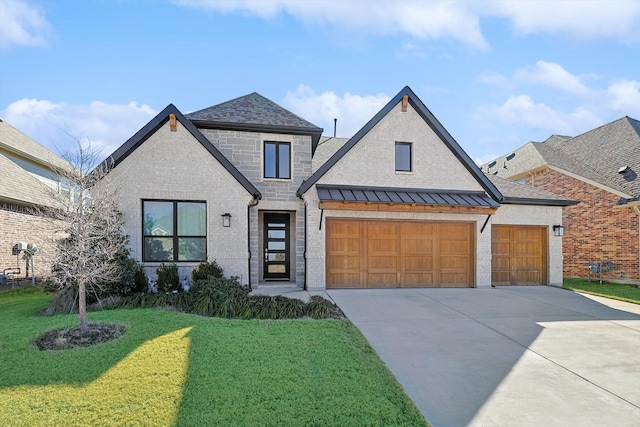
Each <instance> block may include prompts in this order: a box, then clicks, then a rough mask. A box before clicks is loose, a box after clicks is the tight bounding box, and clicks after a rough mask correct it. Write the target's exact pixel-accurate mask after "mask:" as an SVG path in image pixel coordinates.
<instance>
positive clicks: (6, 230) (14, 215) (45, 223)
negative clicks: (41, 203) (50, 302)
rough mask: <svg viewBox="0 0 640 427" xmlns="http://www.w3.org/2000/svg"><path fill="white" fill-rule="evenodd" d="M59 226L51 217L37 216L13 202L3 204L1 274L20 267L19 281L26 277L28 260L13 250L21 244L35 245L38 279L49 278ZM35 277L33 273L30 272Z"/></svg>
mask: <svg viewBox="0 0 640 427" xmlns="http://www.w3.org/2000/svg"><path fill="white" fill-rule="evenodd" d="M58 228H59V226H58V225H56V224H55V223H53V222H52V220H50V219H48V218H44V217H42V216H38V215H34V214H33V213H32V212H31V210H30V209H29V208H25V207H23V206H20V205H14V204H9V203H0V230H2V232H1V233H0V273H2V271H3V270H4V269H6V268H15V267H18V268H20V275H19V276H17V277H18V278H25V277H26V272H27V270H26V261H25V260H23V259H22V254H20V255H13V254H12V252H11V249H12V248H13V246H14V245H15V244H16V243H18V242H24V243H35V244H37V245H38V249H39V251H38V253H37V254H36V255H35V258H34V261H35V270H36V278H41V277H44V276H48V275H49V274H50V272H51V264H50V262H49V261H48V260H49V259H50V257H51V256H52V254H53V250H54V245H55V243H54V236H55V232H56V229H58ZM29 277H32V272H31V271H30V272H29Z"/></svg>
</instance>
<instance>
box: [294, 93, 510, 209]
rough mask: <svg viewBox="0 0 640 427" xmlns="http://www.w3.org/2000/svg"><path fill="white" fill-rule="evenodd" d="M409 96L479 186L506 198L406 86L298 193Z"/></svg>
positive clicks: (304, 188) (303, 187) (302, 190)
mask: <svg viewBox="0 0 640 427" xmlns="http://www.w3.org/2000/svg"><path fill="white" fill-rule="evenodd" d="M405 96H407V97H408V102H409V104H410V105H411V106H412V108H413V109H414V110H415V111H416V112H417V114H418V115H419V116H420V118H421V119H422V120H424V122H425V123H426V124H427V125H428V126H429V128H430V129H431V130H432V131H433V132H434V133H435V135H436V136H437V138H438V139H439V140H440V141H442V143H443V144H444V145H445V146H446V147H447V149H448V150H449V151H451V153H452V154H453V155H454V157H455V158H456V159H457V161H458V162H460V164H462V165H463V166H464V168H465V169H466V170H467V171H468V172H469V173H470V175H471V176H472V177H473V179H475V181H477V182H478V183H479V185H480V186H481V187H482V188H483V189H484V190H485V191H486V192H487V193H488V194H489V195H490V196H491V197H492V198H493V199H494V200H496V201H499V200H501V198H502V196H501V194H500V192H499V191H498V189H497V188H496V187H495V186H494V185H493V183H491V181H489V179H488V178H487V177H486V176H485V175H484V174H483V173H481V171H480V169H479V168H478V167H477V166H476V165H475V163H474V162H473V161H472V160H471V158H470V157H469V156H468V155H467V153H465V152H464V150H463V149H462V148H461V147H460V146H459V145H458V143H457V142H456V141H455V140H454V139H453V137H452V136H451V135H450V134H449V132H447V130H446V129H445V128H444V127H443V126H442V124H440V122H439V121H438V120H437V119H436V118H435V116H433V114H432V113H431V111H429V109H428V108H427V107H426V106H425V105H424V104H423V103H422V101H421V100H420V99H419V98H418V97H417V96H416V94H415V93H414V92H413V91H412V90H411V88H409V86H405V87H404V88H403V89H402V90H401V91H400V92H399V93H398V94H397V95H396V96H395V97H394V98H393V99H391V101H389V103H388V104H387V105H386V106H385V107H383V108H382V109H381V110H380V111H379V112H378V113H377V114H376V115H375V116H373V118H372V119H371V120H370V121H369V122H368V123H367V124H366V125H365V126H364V127H362V129H360V130H359V131H358V132H357V133H356V134H355V135H354V136H353V137H352V138H351V139H350V140H349V141H347V142H346V143H345V144H344V145H342V146H341V147H340V148H339V149H338V150H337V151H336V152H335V153H334V154H333V155H332V156H331V157H330V158H329V160H327V161H326V162H325V163H324V164H323V165H322V166H320V167H319V168H318V169H317V170H316V171H315V173H314V174H313V175H312V176H311V177H310V178H309V179H308V180H306V181H305V182H304V183H303V184H302V185H301V186H300V188H299V189H298V191H297V194H298V196H299V197H301V196H302V195H303V194H304V193H305V192H307V191H308V190H309V189H310V188H311V187H312V186H313V185H314V184H315V183H316V182H317V181H318V180H319V179H320V178H322V176H324V175H325V174H326V173H327V172H328V171H329V170H330V169H331V168H332V167H333V166H334V165H335V164H336V163H337V162H338V161H339V160H340V159H342V158H343V157H344V156H345V155H346V154H347V153H348V152H349V151H350V150H351V149H352V148H353V147H354V146H355V145H356V144H358V142H360V140H362V139H363V138H364V137H365V136H366V135H367V134H368V133H369V132H370V131H371V130H372V129H373V128H374V127H376V125H378V123H380V121H381V120H382V119H383V118H384V117H385V116H387V115H388V114H389V113H390V112H391V111H392V110H393V109H394V107H396V106H397V105H398V103H399V102H401V101H402V99H403V98H404V97H405Z"/></svg>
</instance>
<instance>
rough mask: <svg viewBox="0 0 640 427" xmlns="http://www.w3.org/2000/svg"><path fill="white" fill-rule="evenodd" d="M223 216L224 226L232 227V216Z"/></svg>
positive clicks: (225, 214)
mask: <svg viewBox="0 0 640 427" xmlns="http://www.w3.org/2000/svg"><path fill="white" fill-rule="evenodd" d="M221 216H222V226H223V227H231V214H230V213H228V212H227V213H224V214H222V215H221Z"/></svg>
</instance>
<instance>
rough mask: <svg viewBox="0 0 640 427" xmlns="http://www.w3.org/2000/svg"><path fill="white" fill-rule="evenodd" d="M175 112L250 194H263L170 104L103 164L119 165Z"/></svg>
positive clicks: (259, 196) (258, 196) (177, 118)
mask: <svg viewBox="0 0 640 427" xmlns="http://www.w3.org/2000/svg"><path fill="white" fill-rule="evenodd" d="M170 114H175V116H176V120H178V121H179V122H180V124H182V126H184V128H185V129H187V131H189V133H190V134H191V135H192V136H193V137H194V138H195V139H196V140H197V141H198V142H199V143H200V144H202V146H203V147H204V148H205V149H206V150H207V151H208V152H209V154H211V155H212V156H213V157H214V158H215V159H216V160H217V161H218V162H219V163H220V164H221V165H222V166H223V167H224V168H225V169H226V170H227V171H228V172H229V173H230V174H231V175H232V176H233V177H234V178H235V179H236V180H237V181H238V182H239V183H240V185H242V186H243V187H244V188H245V190H247V192H249V194H251V195H252V196H254V197H255V198H257V199H260V198H261V197H262V195H261V194H260V191H258V189H257V188H256V187H255V186H254V185H253V184H252V183H251V182H250V181H249V180H248V179H247V178H246V177H245V176H244V175H243V174H242V173H241V172H240V171H239V170H238V169H236V167H235V166H234V165H233V164H232V163H231V162H230V161H229V159H227V158H226V157H225V156H224V155H223V154H222V153H221V152H220V151H219V150H218V149H217V148H216V147H215V146H214V145H213V144H211V142H209V140H208V139H207V138H206V137H205V136H204V135H202V133H201V132H200V131H199V130H198V129H197V128H196V127H195V126H194V124H193V123H191V122H190V121H189V120H187V118H186V117H185V116H184V115H183V114H182V113H181V112H180V111H179V110H178V109H177V108H176V107H175V106H174V105H173V104H169V105H168V106H167V107H166V108H165V109H164V110H162V111H161V112H160V113H158V115H157V116H155V117H154V118H153V119H151V121H150V122H149V123H147V124H146V125H145V126H144V127H143V128H142V129H140V130H139V131H138V132H136V134H135V135H133V136H132V137H131V138H129V139H128V140H127V141H126V142H125V143H124V144H122V145H121V146H120V147H119V148H118V149H117V150H116V151H114V152H113V154H111V155H110V156H108V157H107V158H106V159H105V160H104V162H103V163H102V166H109V167H117V166H118V165H119V164H120V163H121V162H122V161H123V160H124V159H126V158H127V156H129V155H130V154H131V153H132V152H133V151H135V150H136V149H137V148H138V147H139V146H140V145H142V143H144V142H145V141H146V140H147V139H149V137H150V136H151V135H153V134H154V133H155V132H156V131H157V130H158V129H160V128H161V127H162V126H163V125H164V124H165V123H166V122H167V121H168V120H169V115H170Z"/></svg>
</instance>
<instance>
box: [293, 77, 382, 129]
mask: <svg viewBox="0 0 640 427" xmlns="http://www.w3.org/2000/svg"><path fill="white" fill-rule="evenodd" d="M390 99H391V97H389V96H388V95H385V94H378V95H366V96H361V95H356V94H351V93H348V92H347V93H345V94H344V95H343V96H339V95H336V94H335V93H334V92H332V91H327V92H323V93H321V94H316V93H315V91H314V90H313V89H312V88H310V87H308V86H305V85H300V86H298V89H297V90H296V91H295V92H287V95H286V96H285V98H284V102H283V103H284V104H285V106H286V107H287V108H288V109H290V110H291V111H293V112H295V113H296V114H297V115H299V116H301V117H304V118H305V119H306V120H309V121H310V122H311V123H313V124H315V125H316V126H320V127H322V128H324V134H325V135H333V119H334V118H337V119H338V124H337V136H341V137H351V136H353V135H354V134H355V133H356V132H357V131H358V130H360V128H361V127H362V126H364V125H365V124H366V123H367V122H368V121H369V120H370V119H371V117H373V116H374V115H375V114H376V113H377V112H378V111H379V110H380V109H381V108H382V107H384V106H385V105H386V104H387V102H389V100H390Z"/></svg>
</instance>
